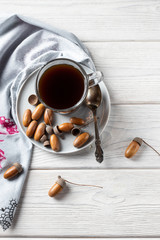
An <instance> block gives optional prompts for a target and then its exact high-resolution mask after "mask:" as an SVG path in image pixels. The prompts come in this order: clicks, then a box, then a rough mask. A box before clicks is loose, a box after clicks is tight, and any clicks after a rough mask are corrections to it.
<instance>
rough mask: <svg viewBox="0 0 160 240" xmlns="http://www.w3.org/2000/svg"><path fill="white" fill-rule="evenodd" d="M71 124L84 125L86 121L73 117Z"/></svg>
mask: <svg viewBox="0 0 160 240" xmlns="http://www.w3.org/2000/svg"><path fill="white" fill-rule="evenodd" d="M70 122H71V123H72V124H75V125H84V123H85V121H84V120H83V119H82V118H77V117H71V118H70Z"/></svg>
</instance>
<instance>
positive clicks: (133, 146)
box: [125, 137, 142, 158]
mask: <svg viewBox="0 0 160 240" xmlns="http://www.w3.org/2000/svg"><path fill="white" fill-rule="evenodd" d="M141 145H142V139H141V138H138V137H136V138H134V139H133V141H132V142H131V143H130V144H129V145H128V147H127V148H126V151H125V157H126V158H131V157H133V156H134V155H135V154H136V153H137V152H138V150H139V148H140V146H141Z"/></svg>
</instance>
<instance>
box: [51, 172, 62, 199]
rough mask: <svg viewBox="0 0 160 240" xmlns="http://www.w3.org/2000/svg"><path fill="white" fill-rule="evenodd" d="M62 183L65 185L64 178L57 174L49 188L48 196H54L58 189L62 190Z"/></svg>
mask: <svg viewBox="0 0 160 240" xmlns="http://www.w3.org/2000/svg"><path fill="white" fill-rule="evenodd" d="M64 185H65V180H64V179H63V178H61V176H58V179H57V181H56V182H55V184H54V185H53V186H52V187H51V188H50V190H49V192H48V195H49V196H50V197H55V196H56V195H57V194H58V193H59V192H60V191H62V189H63V187H64Z"/></svg>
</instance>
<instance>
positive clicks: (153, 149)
mask: <svg viewBox="0 0 160 240" xmlns="http://www.w3.org/2000/svg"><path fill="white" fill-rule="evenodd" d="M142 141H143V142H144V143H145V144H146V145H147V146H148V147H150V148H152V150H153V151H155V152H156V153H157V154H158V155H159V156H160V153H159V152H158V151H157V150H156V149H155V148H154V147H152V146H151V145H150V144H148V143H147V142H146V141H144V140H143V139H142Z"/></svg>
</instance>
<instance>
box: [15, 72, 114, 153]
mask: <svg viewBox="0 0 160 240" xmlns="http://www.w3.org/2000/svg"><path fill="white" fill-rule="evenodd" d="M37 72H38V70H36V71H35V72H33V73H32V74H31V75H29V76H28V77H27V78H26V80H25V82H24V84H23V85H22V86H21V88H20V90H19V93H18V98H17V106H16V111H17V118H18V124H19V128H20V129H21V131H22V132H23V133H24V134H25V132H26V127H24V126H23V124H22V119H23V113H24V111H25V110H26V109H28V108H29V109H31V111H33V110H34V108H35V107H34V106H32V105H30V104H29V103H28V97H29V96H30V95H31V94H35V81H36V75H37ZM99 86H100V88H101V91H102V97H103V98H102V103H101V105H100V107H99V108H98V110H97V116H98V117H99V120H98V124H99V131H100V134H102V132H103V130H104V129H105V127H106V125H107V122H108V118H109V112H110V98H109V94H108V91H107V88H106V86H105V84H104V83H103V82H100V84H99ZM90 116H92V112H91V110H89V109H88V108H87V107H86V106H85V104H84V105H82V106H81V107H80V108H79V109H78V110H77V111H75V112H73V113H71V114H67V115H61V114H58V113H54V121H53V124H54V125H60V124H61V123H64V122H69V119H70V117H80V118H83V119H84V120H85V119H87V118H88V117H90ZM42 121H43V117H42V118H41V119H40V120H39V122H42ZM82 130H83V131H84V132H85V131H86V132H88V133H89V134H90V139H89V141H88V142H87V143H86V144H85V145H84V146H83V147H81V148H80V149H77V148H75V147H74V146H73V141H74V139H75V136H72V135H71V134H70V133H66V134H65V138H64V139H63V140H62V139H61V138H60V144H61V151H59V152H54V151H53V150H52V149H51V148H46V147H44V146H43V144H42V143H40V142H37V141H35V140H34V139H33V138H29V139H30V141H31V142H32V143H33V144H34V145H36V146H37V147H39V148H41V149H43V150H45V151H47V152H51V153H54V154H68V153H76V152H79V151H82V150H83V149H85V148H87V147H88V146H89V145H90V144H92V143H93V141H94V124H93V123H91V124H89V125H88V126H86V127H85V128H84V129H82ZM25 136H26V135H25ZM26 137H27V136H26Z"/></svg>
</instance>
